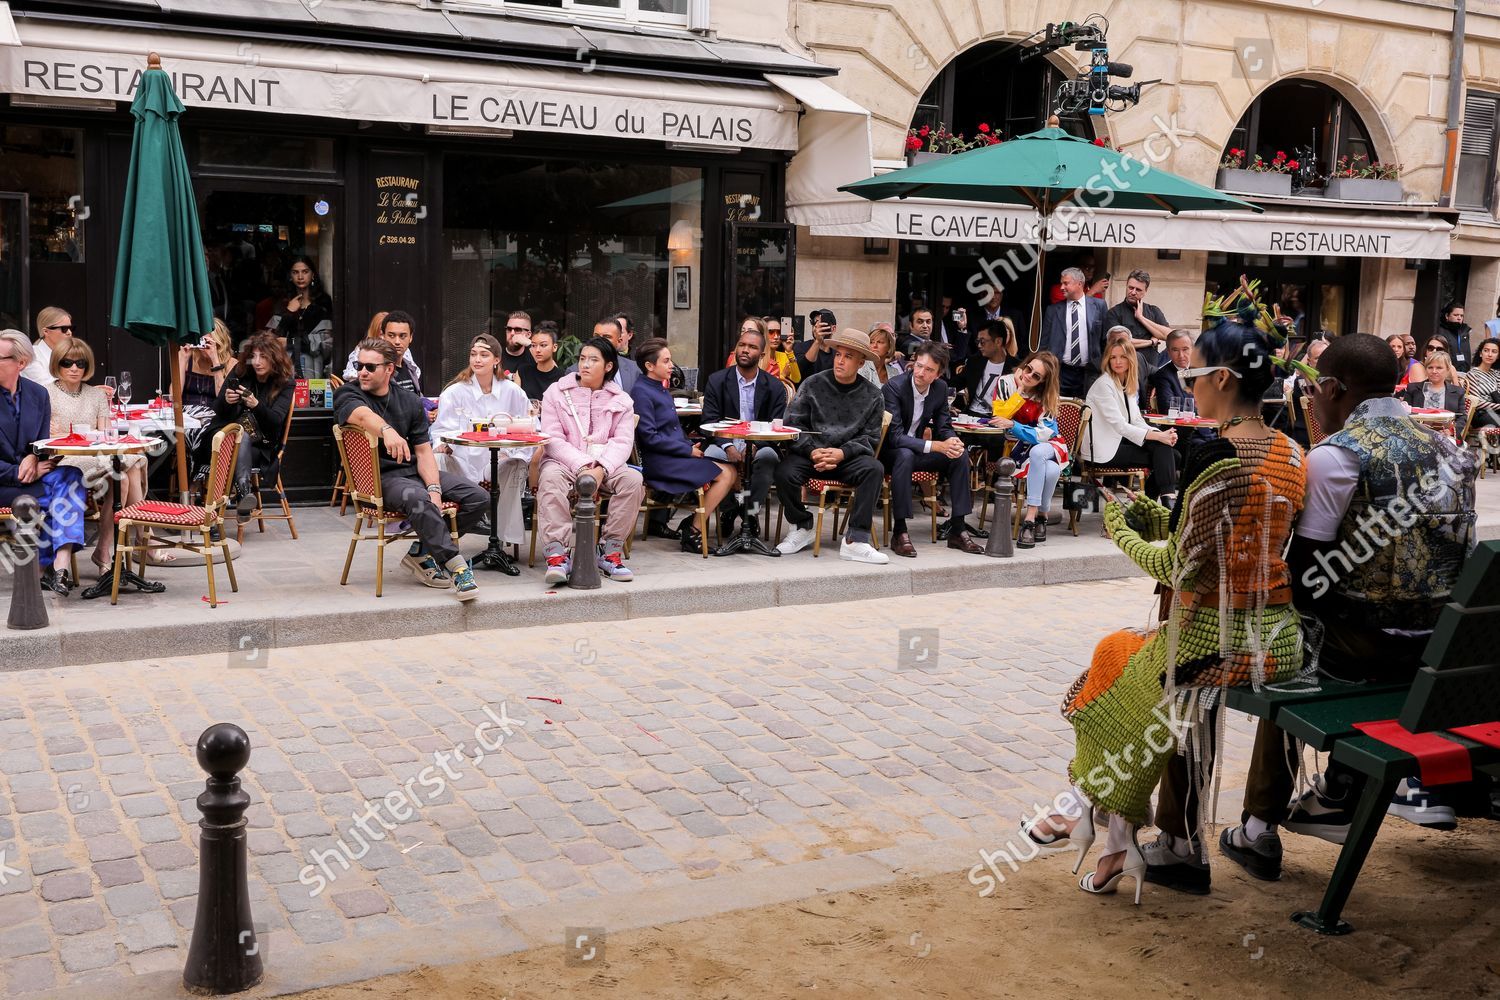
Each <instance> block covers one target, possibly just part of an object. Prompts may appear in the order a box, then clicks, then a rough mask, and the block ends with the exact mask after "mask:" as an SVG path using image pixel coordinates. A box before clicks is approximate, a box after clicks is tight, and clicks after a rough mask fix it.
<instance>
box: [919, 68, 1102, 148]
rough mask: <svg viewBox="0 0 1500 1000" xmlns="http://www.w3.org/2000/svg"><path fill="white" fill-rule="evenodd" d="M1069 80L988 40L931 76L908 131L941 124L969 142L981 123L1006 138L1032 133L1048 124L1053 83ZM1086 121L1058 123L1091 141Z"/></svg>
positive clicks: (1075, 119)
mask: <svg viewBox="0 0 1500 1000" xmlns="http://www.w3.org/2000/svg"><path fill="white" fill-rule="evenodd" d="M1069 76H1071V74H1065V73H1064V72H1063V71H1062V70H1059V69H1058V68H1057V67H1056V66H1054V65H1052V64H1051V63H1050V62H1048V61H1047V60H1046V59H1030V60H1027V61H1026V62H1022V61H1021V50H1020V49H1019V48H1017V47H1016V45H1015V43H1014V42H1008V41H1007V42H987V43H985V44H983V45H978V46H975V47H974V48H972V49H970V50H969V51H967V52H965V53H963V54H962V55H960V56H958V57H957V58H956V59H954V60H953V61H952V62H950V63H949V64H948V65H947V66H944V67H943V69H942V71H941V72H940V73H938V75H937V76H936V77H934V78H933V81H932V83H931V84H929V85H928V87H927V92H926V93H924V94H923V95H922V99H921V101H919V102H918V104H917V111H916V114H915V115H914V116H913V117H912V122H911V127H912V128H921V127H922V126H924V125H926V126H928V127H929V128H931V129H936V128H937V127H938V125H939V123H941V124H944V125H946V126H947V127H948V130H949V131H951V132H955V133H958V134H961V135H963V136H964V137H965V138H966V139H967V140H973V139H975V138H976V137H977V136H978V135H979V134H980V131H979V126H980V125H987V126H989V128H990V129H991V131H992V132H993V133H995V134H998V135H1000V136H1001V137H1002V138H1006V139H1009V138H1011V137H1013V136H1017V135H1025V134H1026V133H1027V132H1035V131H1036V130H1037V129H1039V128H1041V127H1042V126H1043V125H1045V124H1046V123H1047V116H1048V115H1049V114H1050V113H1051V108H1052V97H1053V95H1054V94H1056V92H1057V85H1058V84H1059V83H1061V82H1062V81H1063V80H1064V79H1066V78H1068V77H1069ZM1087 118H1088V115H1073V114H1070V115H1063V116H1061V118H1060V121H1059V124H1060V125H1061V126H1062V128H1064V129H1065V130H1067V131H1068V132H1069V133H1071V134H1073V135H1076V136H1079V137H1082V138H1089V139H1092V138H1093V137H1094V135H1093V129H1092V127H1091V126H1090V125H1089V124H1088V123H1087V121H1086V119H1087ZM938 151H939V152H942V150H938Z"/></svg>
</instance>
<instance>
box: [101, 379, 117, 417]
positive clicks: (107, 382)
mask: <svg viewBox="0 0 1500 1000" xmlns="http://www.w3.org/2000/svg"><path fill="white" fill-rule="evenodd" d="M104 386H105V388H107V389H108V390H109V405H110V408H111V409H113V408H116V407H118V406H119V405H120V393H119V388H120V387H119V383H117V382H116V381H115V377H114V376H113V375H106V376H104Z"/></svg>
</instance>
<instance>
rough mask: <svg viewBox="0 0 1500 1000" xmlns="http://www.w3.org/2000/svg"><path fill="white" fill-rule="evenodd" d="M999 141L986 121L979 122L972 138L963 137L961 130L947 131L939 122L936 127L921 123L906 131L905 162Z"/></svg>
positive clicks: (976, 147)
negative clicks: (956, 131) (958, 131)
mask: <svg viewBox="0 0 1500 1000" xmlns="http://www.w3.org/2000/svg"><path fill="white" fill-rule="evenodd" d="M999 142H1000V136H999V134H998V133H996V132H995V131H994V130H993V129H991V128H990V126H989V124H988V123H986V122H980V123H979V129H978V131H977V132H976V133H975V135H974V138H973V139H965V138H964V136H963V133H961V132H960V133H958V134H954V133H952V132H950V131H948V126H946V125H944V124H943V123H941V122H939V123H938V125H937V127H936V128H933V127H931V126H929V125H923V126H921V127H920V128H913V129H909V130H908V131H907V133H906V162H907V163H908V164H912V165H915V164H918V163H926V162H927V161H928V160H932V159H936V158H937V157H939V156H949V155H952V154H953V153H965V152H968V151H969V150H971V149H978V148H979V147H981V146H994V145H997V144H998V143H999Z"/></svg>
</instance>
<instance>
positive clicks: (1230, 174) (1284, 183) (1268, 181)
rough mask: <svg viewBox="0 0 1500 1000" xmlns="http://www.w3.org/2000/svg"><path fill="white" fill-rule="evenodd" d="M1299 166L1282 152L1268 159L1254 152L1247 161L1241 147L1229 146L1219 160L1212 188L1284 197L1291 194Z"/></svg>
mask: <svg viewBox="0 0 1500 1000" xmlns="http://www.w3.org/2000/svg"><path fill="white" fill-rule="evenodd" d="M1299 165H1300V164H1298V162H1297V161H1296V160H1293V159H1288V157H1287V155H1286V154H1285V153H1283V152H1277V154H1276V155H1275V157H1273V158H1272V159H1270V160H1267V159H1265V158H1264V157H1262V156H1259V155H1256V156H1255V157H1252V158H1250V159H1249V160H1248V161H1247V159H1246V153H1245V151H1244V150H1243V149H1231V150H1229V152H1228V153H1226V154H1225V156H1224V159H1223V160H1221V161H1219V177H1218V180H1217V182H1216V183H1215V187H1217V188H1218V189H1219V190H1220V191H1240V192H1243V193H1245V194H1269V195H1277V196H1280V197H1286V196H1288V195H1290V194H1291V193H1292V172H1293V171H1295V170H1296V169H1297V168H1298V166H1299Z"/></svg>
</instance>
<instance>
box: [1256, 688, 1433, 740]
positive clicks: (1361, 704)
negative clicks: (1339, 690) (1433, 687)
mask: <svg viewBox="0 0 1500 1000" xmlns="http://www.w3.org/2000/svg"><path fill="white" fill-rule="evenodd" d="M1406 703H1407V689H1406V687H1405V686H1404V685H1401V686H1398V687H1396V688H1394V689H1386V690H1381V691H1374V692H1366V693H1363V694H1359V695H1355V696H1352V697H1344V698H1330V699H1326V700H1324V701H1314V702H1306V703H1303V704H1298V705H1287V706H1284V707H1282V708H1280V709H1278V710H1277V712H1276V716H1275V718H1274V719H1273V720H1272V721H1273V722H1275V723H1276V725H1277V726H1279V727H1280V728H1282V729H1284V730H1285V731H1286V732H1288V733H1291V734H1292V735H1293V736H1295V737H1297V738H1298V739H1300V740H1302V741H1303V742H1305V743H1307V744H1308V745H1309V746H1311V747H1312V748H1313V749H1314V750H1316V751H1318V752H1319V753H1327V752H1328V749H1329V748H1330V747H1332V746H1333V745H1334V743H1336V742H1337V741H1338V740H1340V739H1342V738H1344V737H1346V736H1352V735H1354V734H1356V733H1358V732H1359V730H1357V729H1355V728H1354V724H1355V723H1356V722H1378V721H1381V720H1383V719H1394V718H1395V717H1396V713H1397V712H1399V711H1401V709H1402V707H1403V706H1404V705H1405V704H1406Z"/></svg>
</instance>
